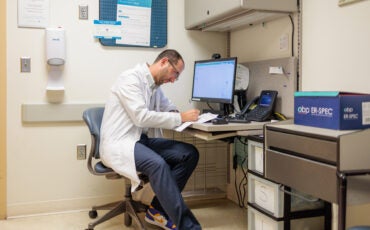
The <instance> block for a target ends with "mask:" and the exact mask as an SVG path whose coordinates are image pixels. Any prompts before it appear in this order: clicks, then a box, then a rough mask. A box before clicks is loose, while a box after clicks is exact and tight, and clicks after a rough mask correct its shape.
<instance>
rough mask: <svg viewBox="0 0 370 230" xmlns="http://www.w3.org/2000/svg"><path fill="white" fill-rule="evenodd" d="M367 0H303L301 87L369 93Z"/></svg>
mask: <svg viewBox="0 0 370 230" xmlns="http://www.w3.org/2000/svg"><path fill="white" fill-rule="evenodd" d="M369 12H370V1H360V2H357V3H354V4H350V5H347V6H343V7H339V6H338V1H337V0H327V1H320V0H310V1H303V14H302V23H303V37H302V44H303V46H302V64H303V65H302V87H303V88H302V89H303V90H344V91H353V92H364V93H370V78H369V71H368V66H369V57H370V42H369V41H370V28H369V25H368V22H369V20H370V14H369Z"/></svg>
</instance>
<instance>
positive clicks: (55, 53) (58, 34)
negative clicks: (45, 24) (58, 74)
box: [46, 28, 66, 66]
mask: <svg viewBox="0 0 370 230" xmlns="http://www.w3.org/2000/svg"><path fill="white" fill-rule="evenodd" d="M65 57H66V51H65V31H64V29H63V28H47V29H46V60H47V63H48V64H49V65H54V66H59V65H63V64H64V63H65Z"/></svg>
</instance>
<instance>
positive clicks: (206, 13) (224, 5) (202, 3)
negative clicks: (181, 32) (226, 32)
mask: <svg viewBox="0 0 370 230" xmlns="http://www.w3.org/2000/svg"><path fill="white" fill-rule="evenodd" d="M241 4H242V1H241V0H185V28H186V29H191V28H193V27H194V26H197V25H200V24H202V23H206V22H208V21H211V20H216V19H218V18H221V17H223V16H225V15H228V14H231V13H232V12H236V11H238V9H240V8H241Z"/></svg>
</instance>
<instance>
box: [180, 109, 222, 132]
mask: <svg viewBox="0 0 370 230" xmlns="http://www.w3.org/2000/svg"><path fill="white" fill-rule="evenodd" d="M217 116H218V115H217V114H213V113H203V114H201V115H199V118H198V120H197V121H187V122H184V123H182V125H180V126H178V127H176V128H175V131H177V132H182V131H183V130H184V129H186V128H187V127H189V126H190V125H191V124H194V123H205V122H207V121H210V120H212V119H215V118H216V117H217Z"/></svg>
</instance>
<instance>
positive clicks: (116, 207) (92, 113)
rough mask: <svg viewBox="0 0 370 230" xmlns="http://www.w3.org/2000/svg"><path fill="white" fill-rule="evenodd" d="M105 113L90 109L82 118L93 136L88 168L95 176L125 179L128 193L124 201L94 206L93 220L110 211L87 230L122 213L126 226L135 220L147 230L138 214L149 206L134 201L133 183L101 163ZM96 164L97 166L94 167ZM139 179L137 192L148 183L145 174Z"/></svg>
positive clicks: (91, 214)
mask: <svg viewBox="0 0 370 230" xmlns="http://www.w3.org/2000/svg"><path fill="white" fill-rule="evenodd" d="M103 113H104V108H103V107H97V108H89V109H87V110H85V111H84V112H83V116H82V117H83V120H84V121H85V123H86V125H87V126H88V128H89V131H90V134H91V148H90V153H89V157H88V160H87V168H88V169H89V171H90V172H91V173H92V174H93V175H97V176H105V177H106V178H107V179H125V183H126V186H125V188H126V191H125V197H124V199H123V200H120V201H117V202H113V203H109V204H105V205H100V206H93V207H92V209H91V210H90V211H89V216H90V218H92V219H95V218H97V216H98V213H97V210H109V211H108V212H107V213H106V214H105V215H103V216H102V217H101V218H99V219H98V220H96V221H94V222H91V223H89V225H88V228H87V229H86V230H93V229H94V227H95V226H96V225H98V224H100V223H102V222H105V221H107V220H109V219H111V218H113V217H115V216H117V215H119V214H122V213H124V224H125V225H126V226H130V225H131V224H132V220H134V221H135V222H136V224H137V226H139V227H140V229H145V226H144V224H143V222H142V221H141V220H140V218H139V217H138V215H137V213H139V212H146V210H147V208H148V206H147V205H144V204H143V203H141V202H138V201H135V200H133V199H132V195H131V182H130V180H129V179H127V178H125V177H123V176H121V175H119V174H117V173H115V172H114V171H113V170H112V169H111V168H108V167H106V166H105V165H104V164H103V163H102V162H101V161H100V154H99V144H100V126H101V122H102V118H103ZM94 163H95V165H93V164H94ZM139 178H140V180H141V186H139V188H138V189H137V190H139V189H141V188H142V185H143V184H145V183H147V182H148V177H146V176H145V175H143V174H139Z"/></svg>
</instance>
